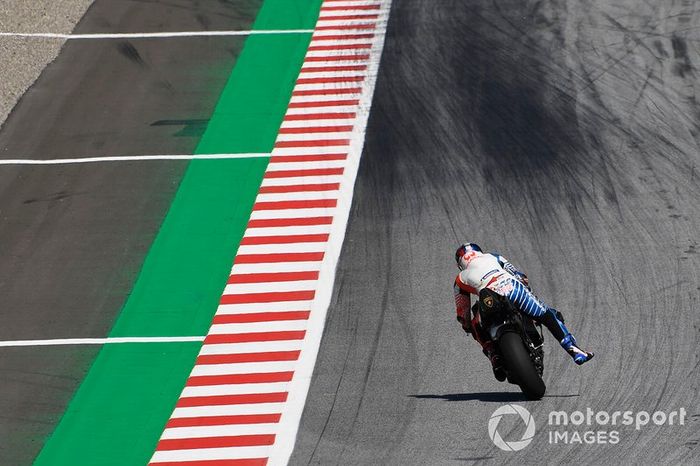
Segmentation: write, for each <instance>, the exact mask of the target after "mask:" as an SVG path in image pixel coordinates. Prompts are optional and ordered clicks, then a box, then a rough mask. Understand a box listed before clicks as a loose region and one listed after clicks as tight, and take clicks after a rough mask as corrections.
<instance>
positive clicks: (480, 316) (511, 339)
mask: <svg viewBox="0 0 700 466" xmlns="http://www.w3.org/2000/svg"><path fill="white" fill-rule="evenodd" d="M472 313H473V315H474V318H473V319H472V325H473V326H474V328H476V329H477V332H478V333H479V334H480V335H482V336H483V337H485V338H487V339H490V340H491V341H493V343H494V350H495V351H496V354H497V355H498V356H499V357H500V360H501V362H502V365H503V370H504V371H505V375H506V379H507V380H508V382H509V383H512V384H514V385H518V386H519V387H520V389H521V390H522V392H523V393H524V394H525V396H526V397H527V398H528V399H531V400H539V399H540V398H542V397H543V396H544V392H545V390H546V389H547V387H546V386H545V384H544V381H543V380H542V373H543V371H544V348H543V345H544V336H543V334H542V326H541V325H540V324H539V323H536V322H535V321H534V320H533V319H532V318H530V317H528V316H527V315H525V314H523V313H522V312H520V311H519V310H518V309H516V308H515V307H514V306H513V305H512V304H511V303H510V302H509V301H508V300H507V299H506V298H505V297H504V296H501V295H499V294H497V293H496V292H494V291H492V290H490V289H488V288H484V289H483V290H481V292H480V293H479V301H478V302H477V303H476V304H475V305H474V307H473V308H472Z"/></svg>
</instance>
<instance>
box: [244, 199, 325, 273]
mask: <svg viewBox="0 0 700 466" xmlns="http://www.w3.org/2000/svg"><path fill="white" fill-rule="evenodd" d="M318 192H322V191H318ZM330 192H335V191H330ZM330 230H331V226H330V225H308V226H299V227H267V228H248V229H247V230H246V231H245V236H247V237H256V236H283V235H318V234H328V233H329V232H330ZM316 270H318V267H317V268H316ZM275 272H279V270H278V269H277V265H275ZM237 273H244V272H238V271H237Z"/></svg>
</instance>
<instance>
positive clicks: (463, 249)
mask: <svg viewBox="0 0 700 466" xmlns="http://www.w3.org/2000/svg"><path fill="white" fill-rule="evenodd" d="M477 252H481V248H480V247H479V245H478V244H476V243H464V244H463V245H461V246H460V247H458V248H457V251H456V252H455V261H456V262H457V267H459V270H464V269H465V268H467V264H468V263H469V260H466V259H467V257H469V258H470V259H471V257H470V256H472V254H470V253H477ZM465 256H467V257H465Z"/></svg>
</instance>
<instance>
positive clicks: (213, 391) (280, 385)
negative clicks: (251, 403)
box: [181, 382, 289, 398]
mask: <svg viewBox="0 0 700 466" xmlns="http://www.w3.org/2000/svg"><path fill="white" fill-rule="evenodd" d="M287 387H289V382H270V383H239V384H227V385H204V386H201V387H185V389H184V390H182V395H181V398H189V397H193V396H221V395H246V394H249V393H279V392H286V391H287Z"/></svg>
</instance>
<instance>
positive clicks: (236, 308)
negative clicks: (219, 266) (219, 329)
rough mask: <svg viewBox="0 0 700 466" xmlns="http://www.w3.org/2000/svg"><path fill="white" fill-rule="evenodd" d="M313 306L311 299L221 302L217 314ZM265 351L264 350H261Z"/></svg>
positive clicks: (286, 309)
mask: <svg viewBox="0 0 700 466" xmlns="http://www.w3.org/2000/svg"><path fill="white" fill-rule="evenodd" d="M266 265H267V266H268V267H267V271H268V272H269V271H270V267H269V265H270V264H266ZM309 306H311V302H310V301H278V302H272V303H253V304H221V305H219V307H218V309H217V311H216V314H217V315H229V314H248V313H253V312H265V311H267V312H281V311H308V310H309ZM261 351H263V350H261Z"/></svg>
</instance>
